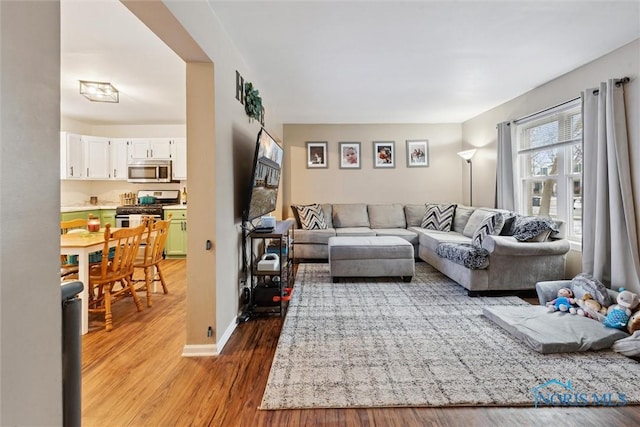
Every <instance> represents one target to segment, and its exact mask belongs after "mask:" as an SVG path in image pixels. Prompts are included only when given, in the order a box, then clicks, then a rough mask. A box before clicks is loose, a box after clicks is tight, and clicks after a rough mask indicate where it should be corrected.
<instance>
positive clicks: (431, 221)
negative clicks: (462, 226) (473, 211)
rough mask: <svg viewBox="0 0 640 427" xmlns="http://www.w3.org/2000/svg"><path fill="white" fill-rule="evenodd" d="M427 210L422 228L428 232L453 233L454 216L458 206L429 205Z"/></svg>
mask: <svg viewBox="0 0 640 427" xmlns="http://www.w3.org/2000/svg"><path fill="white" fill-rule="evenodd" d="M426 206H427V210H426V211H425V213H424V217H423V218H422V224H421V225H420V226H421V227H422V228H426V229H428V230H438V231H451V225H452V224H453V215H454V214H455V212H456V206H458V205H449V204H447V205H436V204H429V203H427V205H426Z"/></svg>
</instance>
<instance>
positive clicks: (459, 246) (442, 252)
mask: <svg viewBox="0 0 640 427" xmlns="http://www.w3.org/2000/svg"><path fill="white" fill-rule="evenodd" d="M436 254H437V255H438V256H439V257H440V258H446V259H448V260H449V261H452V262H455V263H456V264H459V265H462V266H464V267H467V268H469V269H471V270H481V269H484V268H487V267H488V266H489V251H487V250H486V249H482V248H479V247H476V246H473V245H469V244H465V243H441V244H439V245H438V247H437V248H436Z"/></svg>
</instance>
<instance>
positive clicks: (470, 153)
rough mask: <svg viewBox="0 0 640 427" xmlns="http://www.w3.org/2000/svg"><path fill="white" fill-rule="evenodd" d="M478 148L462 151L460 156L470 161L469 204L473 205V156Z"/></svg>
mask: <svg viewBox="0 0 640 427" xmlns="http://www.w3.org/2000/svg"><path fill="white" fill-rule="evenodd" d="M476 151H477V150H476V149H475V148H474V149H473V150H465V151H460V152H459V153H458V156H460V157H462V158H463V159H465V160H466V161H467V163H469V206H473V168H472V166H473V165H472V163H471V158H472V157H473V156H474V154H476Z"/></svg>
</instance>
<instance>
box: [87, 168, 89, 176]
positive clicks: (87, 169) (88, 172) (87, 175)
mask: <svg viewBox="0 0 640 427" xmlns="http://www.w3.org/2000/svg"><path fill="white" fill-rule="evenodd" d="M87 178H89V168H87Z"/></svg>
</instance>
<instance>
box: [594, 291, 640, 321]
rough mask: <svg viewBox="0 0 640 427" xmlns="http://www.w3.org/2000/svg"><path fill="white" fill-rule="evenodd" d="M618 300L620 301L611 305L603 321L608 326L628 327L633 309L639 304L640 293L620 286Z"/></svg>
mask: <svg viewBox="0 0 640 427" xmlns="http://www.w3.org/2000/svg"><path fill="white" fill-rule="evenodd" d="M616 301H617V302H618V303H617V304H614V305H612V306H610V307H609V309H608V310H607V317H605V319H604V321H603V322H602V323H603V325H604V326H606V327H608V328H616V329H626V327H627V322H628V321H629V317H631V310H632V309H634V308H636V307H637V306H638V303H639V301H638V295H637V294H634V293H633V292H630V291H626V290H624V289H623V288H620V293H619V294H618V298H617V299H616Z"/></svg>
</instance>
